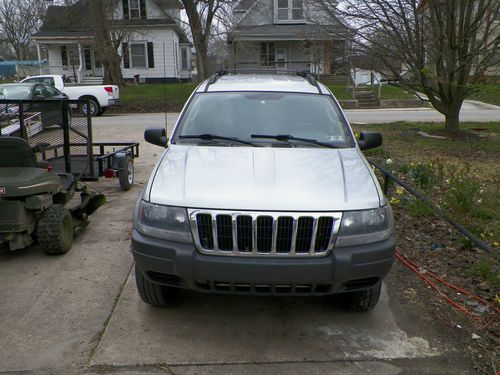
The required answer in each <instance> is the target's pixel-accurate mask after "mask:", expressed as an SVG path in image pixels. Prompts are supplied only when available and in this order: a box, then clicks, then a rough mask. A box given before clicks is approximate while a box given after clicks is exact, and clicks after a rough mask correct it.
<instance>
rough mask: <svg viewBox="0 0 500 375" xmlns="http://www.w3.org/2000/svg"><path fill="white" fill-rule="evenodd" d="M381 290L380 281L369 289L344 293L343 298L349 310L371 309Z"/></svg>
mask: <svg viewBox="0 0 500 375" xmlns="http://www.w3.org/2000/svg"><path fill="white" fill-rule="evenodd" d="M381 290H382V283H380V284H379V285H378V286H376V287H374V288H371V289H365V290H358V291H355V292H348V293H346V294H345V298H346V302H347V308H348V309H349V310H351V311H370V310H373V308H374V307H375V305H376V304H377V302H378V300H379V298H380V292H381Z"/></svg>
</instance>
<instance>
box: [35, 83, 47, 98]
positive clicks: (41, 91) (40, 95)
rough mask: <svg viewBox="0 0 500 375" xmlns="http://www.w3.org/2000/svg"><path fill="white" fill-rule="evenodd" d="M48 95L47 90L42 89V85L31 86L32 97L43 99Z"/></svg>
mask: <svg viewBox="0 0 500 375" xmlns="http://www.w3.org/2000/svg"><path fill="white" fill-rule="evenodd" d="M47 95H48V93H47V90H44V87H43V86H42V85H36V86H35V87H34V88H33V99H43V98H46V97H47Z"/></svg>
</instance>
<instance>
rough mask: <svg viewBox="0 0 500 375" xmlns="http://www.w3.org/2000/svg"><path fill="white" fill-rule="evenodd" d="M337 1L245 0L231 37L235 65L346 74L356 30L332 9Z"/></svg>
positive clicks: (236, 9) (236, 8)
mask: <svg viewBox="0 0 500 375" xmlns="http://www.w3.org/2000/svg"><path fill="white" fill-rule="evenodd" d="M335 4H336V1H324V0H323V1H322V0H241V1H238V2H237V3H236V4H235V6H234V7H233V18H234V28H233V30H232V32H231V33H230V34H229V38H228V42H229V44H230V46H231V50H232V60H233V61H232V64H233V68H236V69H245V68H249V69H256V68H258V69H264V70H283V69H286V70H296V71H299V70H306V71H310V72H312V73H316V74H332V73H345V72H346V71H347V68H348V67H347V65H346V62H347V58H348V56H349V51H350V48H351V38H352V33H350V32H349V29H348V28H347V26H346V25H344V24H343V23H342V22H341V21H339V20H338V19H337V18H336V16H335V15H334V14H333V12H332V11H331V6H332V5H335Z"/></svg>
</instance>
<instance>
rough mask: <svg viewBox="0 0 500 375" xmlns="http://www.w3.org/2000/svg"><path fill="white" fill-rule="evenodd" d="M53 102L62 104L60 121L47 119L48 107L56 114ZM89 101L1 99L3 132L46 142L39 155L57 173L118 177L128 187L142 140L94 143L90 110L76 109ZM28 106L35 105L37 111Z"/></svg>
mask: <svg viewBox="0 0 500 375" xmlns="http://www.w3.org/2000/svg"><path fill="white" fill-rule="evenodd" d="M54 102H58V104H59V107H60V116H59V118H60V119H61V120H60V121H59V122H60V123H58V124H54V123H53V122H54V121H51V122H49V121H47V120H46V118H47V115H46V114H47V113H48V110H47V111H44V108H45V107H46V108H47V109H49V108H50V110H51V112H52V113H53V112H54V110H53V108H54ZM87 104H88V103H87V101H86V100H57V101H52V100H51V101H49V100H29V101H28V100H0V135H11V136H12V135H14V136H19V137H21V138H24V139H25V140H27V141H28V142H29V143H30V144H31V145H32V146H35V145H36V144H39V143H47V144H48V145H47V147H45V148H44V149H43V151H40V152H39V155H37V157H38V159H39V160H46V161H47V162H48V163H49V165H50V168H52V170H53V171H54V172H56V173H71V174H73V175H74V176H75V177H76V178H78V179H79V180H81V181H96V180H98V179H99V177H105V178H114V177H117V178H118V181H119V183H120V186H121V188H122V189H123V190H129V189H130V188H131V187H132V185H133V182H134V175H135V173H134V159H135V158H136V157H139V143H137V142H95V143H94V142H93V138H92V118H91V115H90V113H87V114H83V113H81V112H80V111H78V110H76V111H75V110H74V109H78V108H81V106H83V105H87ZM26 108H36V112H35V111H26V110H25V109H26ZM2 109H4V110H2ZM52 117H53V116H52Z"/></svg>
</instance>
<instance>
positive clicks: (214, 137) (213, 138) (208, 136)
mask: <svg viewBox="0 0 500 375" xmlns="http://www.w3.org/2000/svg"><path fill="white" fill-rule="evenodd" d="M179 139H201V140H204V141H217V140H221V141H233V142H237V143H242V144H244V145H249V146H252V147H257V145H255V144H253V143H252V142H248V141H244V140H242V139H239V138H235V137H224V136H222V135H216V134H197V135H179Z"/></svg>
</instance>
